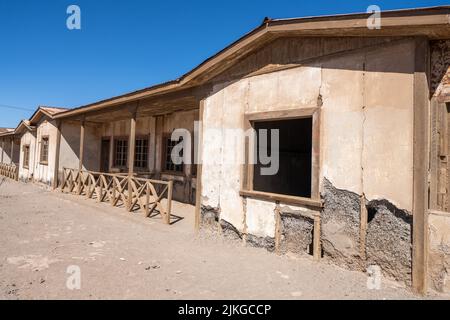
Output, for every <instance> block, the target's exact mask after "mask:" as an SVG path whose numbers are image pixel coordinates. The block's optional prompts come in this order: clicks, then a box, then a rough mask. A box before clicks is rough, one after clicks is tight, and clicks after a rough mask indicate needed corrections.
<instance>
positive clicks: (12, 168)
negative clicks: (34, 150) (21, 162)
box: [0, 163, 19, 181]
mask: <svg viewBox="0 0 450 320" xmlns="http://www.w3.org/2000/svg"><path fill="white" fill-rule="evenodd" d="M0 175H1V176H4V177H7V178H10V179H13V180H16V181H17V180H19V167H18V166H16V165H15V164H6V163H0Z"/></svg>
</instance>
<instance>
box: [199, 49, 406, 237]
mask: <svg viewBox="0 0 450 320" xmlns="http://www.w3.org/2000/svg"><path fill="white" fill-rule="evenodd" d="M413 71H414V47H413V42H401V43H397V44H392V45H390V46H385V47H380V48H376V47H375V48H372V49H371V50H366V51H357V52H355V53H353V54H347V55H339V56H336V57H329V58H322V59H320V60H317V61H314V62H311V63H308V64H306V65H303V66H300V67H297V68H293V69H289V70H283V71H278V72H272V73H267V74H262V75H257V76H253V77H249V78H244V79H241V80H239V81H237V82H233V83H222V84H217V85H216V86H215V87H214V90H213V92H212V93H211V94H210V96H209V97H208V98H207V99H206V101H205V110H204V119H203V121H204V123H203V126H204V128H203V130H204V133H203V134H204V136H203V144H202V148H203V161H204V165H203V172H202V186H203V190H202V204H203V205H205V206H211V207H220V209H221V218H222V219H225V220H226V221H228V222H230V223H232V224H233V225H234V226H235V227H236V228H237V229H238V230H240V231H243V230H244V226H245V225H247V227H252V228H253V229H251V230H252V232H254V233H257V234H259V235H261V236H263V235H266V236H273V231H272V230H268V229H267V226H266V224H265V223H262V224H258V223H255V221H258V219H259V218H258V217H260V216H261V212H265V211H268V212H273V209H274V205H273V203H266V202H263V201H258V200H251V202H250V205H249V204H247V212H246V220H244V213H243V208H242V199H241V197H240V196H239V189H240V185H241V166H240V165H223V164H221V163H222V162H223V161H224V160H226V158H227V157H230V156H235V155H236V154H240V153H242V152H243V144H242V143H241V144H239V143H238V144H236V143H235V142H233V141H231V140H229V139H228V138H227V137H225V136H224V135H223V131H221V129H224V128H241V129H243V115H244V113H251V112H257V111H275V110H284V109H297V108H310V107H316V106H317V101H318V97H319V94H320V95H321V96H322V101H323V106H322V109H321V129H320V136H321V168H320V177H321V178H327V179H328V180H330V181H331V182H332V183H333V185H334V186H335V187H336V188H339V189H344V190H349V191H353V192H356V193H358V194H362V193H364V194H365V195H366V197H367V198H368V200H369V201H370V200H373V199H379V198H382V199H387V200H389V201H391V202H392V203H394V204H395V205H396V206H398V207H399V208H401V209H405V210H408V211H410V212H411V211H412V178H413V176H412V174H413V172H412V164H413V157H412V146H413V140H412V130H413V127H412V124H413V123H412V119H413V101H412V99H413ZM211 129H219V130H211ZM213 159H215V160H216V161H218V162H219V163H214V162H213V161H212V160H213ZM210 163H213V164H210ZM321 181H322V179H321ZM256 202H259V204H258V205H256ZM267 224H269V225H273V223H269V222H267ZM258 225H260V227H258Z"/></svg>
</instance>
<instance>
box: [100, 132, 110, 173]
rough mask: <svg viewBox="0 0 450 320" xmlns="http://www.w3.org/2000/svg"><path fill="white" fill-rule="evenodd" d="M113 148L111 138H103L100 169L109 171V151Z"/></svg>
mask: <svg viewBox="0 0 450 320" xmlns="http://www.w3.org/2000/svg"><path fill="white" fill-rule="evenodd" d="M110 149H111V140H110V139H109V138H103V139H102V149H101V154H100V171H101V172H109V153H110Z"/></svg>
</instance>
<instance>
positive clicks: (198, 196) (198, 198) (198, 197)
mask: <svg viewBox="0 0 450 320" xmlns="http://www.w3.org/2000/svg"><path fill="white" fill-rule="evenodd" d="M204 108H205V101H204V100H201V101H200V110H199V121H200V123H199V126H198V130H197V131H198V132H194V134H198V146H197V147H196V148H197V159H195V160H196V162H197V178H196V186H195V221H194V229H195V232H198V231H199V230H200V214H201V209H202V171H203V165H202V162H203V158H202V151H203V113H204ZM194 165H195V163H194Z"/></svg>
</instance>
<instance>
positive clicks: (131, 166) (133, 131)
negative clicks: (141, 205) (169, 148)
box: [127, 110, 137, 211]
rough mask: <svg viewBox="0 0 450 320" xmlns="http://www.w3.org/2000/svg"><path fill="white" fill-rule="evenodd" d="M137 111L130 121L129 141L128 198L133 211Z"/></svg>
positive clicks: (134, 111)
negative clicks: (132, 181) (132, 183)
mask: <svg viewBox="0 0 450 320" xmlns="http://www.w3.org/2000/svg"><path fill="white" fill-rule="evenodd" d="M136 111H137V110H133V111H132V115H131V119H130V139H129V140H128V141H129V142H128V198H127V208H128V211H131V209H132V208H131V203H132V200H133V188H132V186H131V179H132V177H133V173H134V149H135V146H136Z"/></svg>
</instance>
